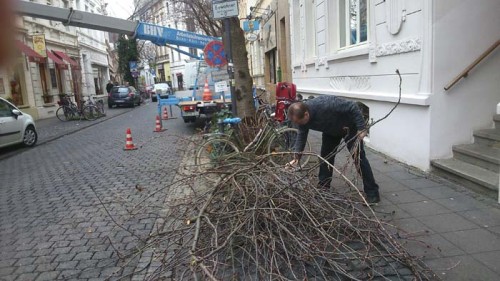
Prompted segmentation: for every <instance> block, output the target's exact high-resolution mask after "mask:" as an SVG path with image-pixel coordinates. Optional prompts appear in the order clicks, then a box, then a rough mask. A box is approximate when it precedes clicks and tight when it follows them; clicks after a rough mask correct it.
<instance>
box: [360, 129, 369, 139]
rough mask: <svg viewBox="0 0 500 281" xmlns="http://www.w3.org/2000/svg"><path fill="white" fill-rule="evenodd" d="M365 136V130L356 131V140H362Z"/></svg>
mask: <svg viewBox="0 0 500 281" xmlns="http://www.w3.org/2000/svg"><path fill="white" fill-rule="evenodd" d="M366 134H367V132H366V130H363V131H358V139H359V140H363V139H364V138H365V137H366Z"/></svg>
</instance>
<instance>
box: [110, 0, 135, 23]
mask: <svg viewBox="0 0 500 281" xmlns="http://www.w3.org/2000/svg"><path fill="white" fill-rule="evenodd" d="M105 2H107V3H108V13H109V15H110V16H112V17H117V18H122V19H127V18H128V17H129V16H130V15H132V13H133V12H134V1H133V0H105Z"/></svg>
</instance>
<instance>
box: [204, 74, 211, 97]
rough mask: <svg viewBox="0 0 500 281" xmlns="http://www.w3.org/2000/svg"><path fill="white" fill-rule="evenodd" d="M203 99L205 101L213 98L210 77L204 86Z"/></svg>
mask: <svg viewBox="0 0 500 281" xmlns="http://www.w3.org/2000/svg"><path fill="white" fill-rule="evenodd" d="M203 100H204V101H211V100H212V92H210V88H209V87H208V79H205V87H204V88H203Z"/></svg>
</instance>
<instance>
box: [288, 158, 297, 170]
mask: <svg viewBox="0 0 500 281" xmlns="http://www.w3.org/2000/svg"><path fill="white" fill-rule="evenodd" d="M298 166H299V160H297V159H293V160H292V161H290V162H288V163H287V164H286V166H285V167H286V168H287V169H295V168H297V167H298Z"/></svg>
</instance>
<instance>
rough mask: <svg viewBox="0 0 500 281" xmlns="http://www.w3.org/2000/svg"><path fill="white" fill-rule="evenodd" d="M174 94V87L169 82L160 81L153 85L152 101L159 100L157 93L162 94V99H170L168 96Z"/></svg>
mask: <svg viewBox="0 0 500 281" xmlns="http://www.w3.org/2000/svg"><path fill="white" fill-rule="evenodd" d="M171 94H172V89H170V86H169V85H168V84H167V83H158V84H155V85H154V86H153V92H152V93H151V95H152V96H151V101H153V102H156V101H157V100H158V97H157V95H160V98H161V99H168V96H169V95H171Z"/></svg>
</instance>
